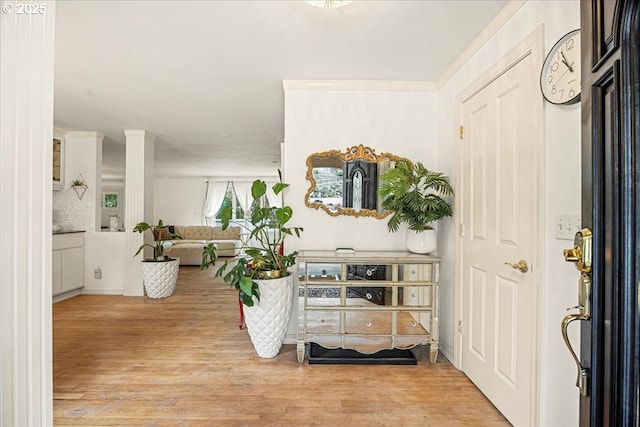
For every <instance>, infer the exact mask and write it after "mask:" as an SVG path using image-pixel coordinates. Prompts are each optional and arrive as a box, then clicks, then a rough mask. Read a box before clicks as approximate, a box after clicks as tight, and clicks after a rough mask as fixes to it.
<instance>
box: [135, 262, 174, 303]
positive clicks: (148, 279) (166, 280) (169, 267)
mask: <svg viewBox="0 0 640 427" xmlns="http://www.w3.org/2000/svg"><path fill="white" fill-rule="evenodd" d="M178 267H180V260H179V259H178V258H176V259H173V260H171V261H142V282H143V284H144V290H145V293H146V294H147V296H148V297H149V298H154V299H156V298H166V297H170V296H171V295H173V291H175V289H176V282H177V280H178Z"/></svg>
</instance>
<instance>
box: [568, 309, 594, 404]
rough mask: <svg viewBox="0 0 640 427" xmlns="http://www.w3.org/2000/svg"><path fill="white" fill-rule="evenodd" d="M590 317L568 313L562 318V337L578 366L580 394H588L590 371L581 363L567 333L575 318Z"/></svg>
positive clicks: (577, 381)
mask: <svg viewBox="0 0 640 427" xmlns="http://www.w3.org/2000/svg"><path fill="white" fill-rule="evenodd" d="M589 318H590V317H589V315H584V314H581V313H577V314H567V315H566V316H565V317H564V319H562V339H564V343H565V345H566V346H567V348H568V349H569V353H571V357H573V361H574V362H575V364H576V366H577V367H578V379H577V380H576V387H578V389H579V390H580V396H587V394H588V389H587V384H588V372H587V369H586V368H584V367H583V366H582V364H581V363H580V359H578V356H577V355H576V353H575V351H573V346H572V345H571V342H570V341H569V336H568V334H567V327H568V326H569V323H571V322H573V321H574V320H589Z"/></svg>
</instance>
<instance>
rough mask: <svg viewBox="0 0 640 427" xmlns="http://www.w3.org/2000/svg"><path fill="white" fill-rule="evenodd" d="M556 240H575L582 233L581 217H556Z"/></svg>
mask: <svg viewBox="0 0 640 427" xmlns="http://www.w3.org/2000/svg"><path fill="white" fill-rule="evenodd" d="M555 224H556V227H555V228H556V239H559V240H573V238H574V237H575V235H576V233H577V232H578V231H580V227H581V225H580V224H581V221H580V215H556V223H555Z"/></svg>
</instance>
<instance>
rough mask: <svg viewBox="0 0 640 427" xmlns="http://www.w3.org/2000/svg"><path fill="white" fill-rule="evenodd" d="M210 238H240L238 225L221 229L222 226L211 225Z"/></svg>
mask: <svg viewBox="0 0 640 427" xmlns="http://www.w3.org/2000/svg"><path fill="white" fill-rule="evenodd" d="M211 239H213V240H240V227H237V226H235V227H227V229H226V230H223V229H222V227H213V232H212V233H211Z"/></svg>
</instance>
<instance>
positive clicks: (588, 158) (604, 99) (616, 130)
mask: <svg viewBox="0 0 640 427" xmlns="http://www.w3.org/2000/svg"><path fill="white" fill-rule="evenodd" d="M581 26H582V28H581V30H582V95H581V103H582V223H583V226H584V227H588V228H590V229H591V230H592V233H593V266H592V270H591V273H590V278H591V282H592V298H591V318H590V320H589V321H585V322H581V324H582V329H581V355H580V359H581V363H582V365H583V367H584V368H585V373H586V390H585V393H584V394H585V395H584V396H583V397H581V400H580V425H581V426H598V427H600V426H615V427H618V426H629V427H631V426H635V427H638V426H639V425H640V421H639V418H640V417H639V415H638V408H639V403H638V400H639V398H640V397H639V388H638V387H639V384H640V382H639V374H640V372H639V371H640V369H639V363H640V335H639V333H640V313H639V311H638V307H639V305H640V301H639V299H640V294H639V293H638V279H640V260H639V259H638V256H640V249H639V248H638V245H640V197H639V194H638V191H639V190H640V183H639V182H638V180H639V179H640V139H639V138H640V137H639V134H638V131H639V130H640V127H639V126H640V105H639V103H640V46H639V43H640V2H638V1H635V0H633V1H632V0H617V1H615V0H592V1H583V2H581Z"/></svg>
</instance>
